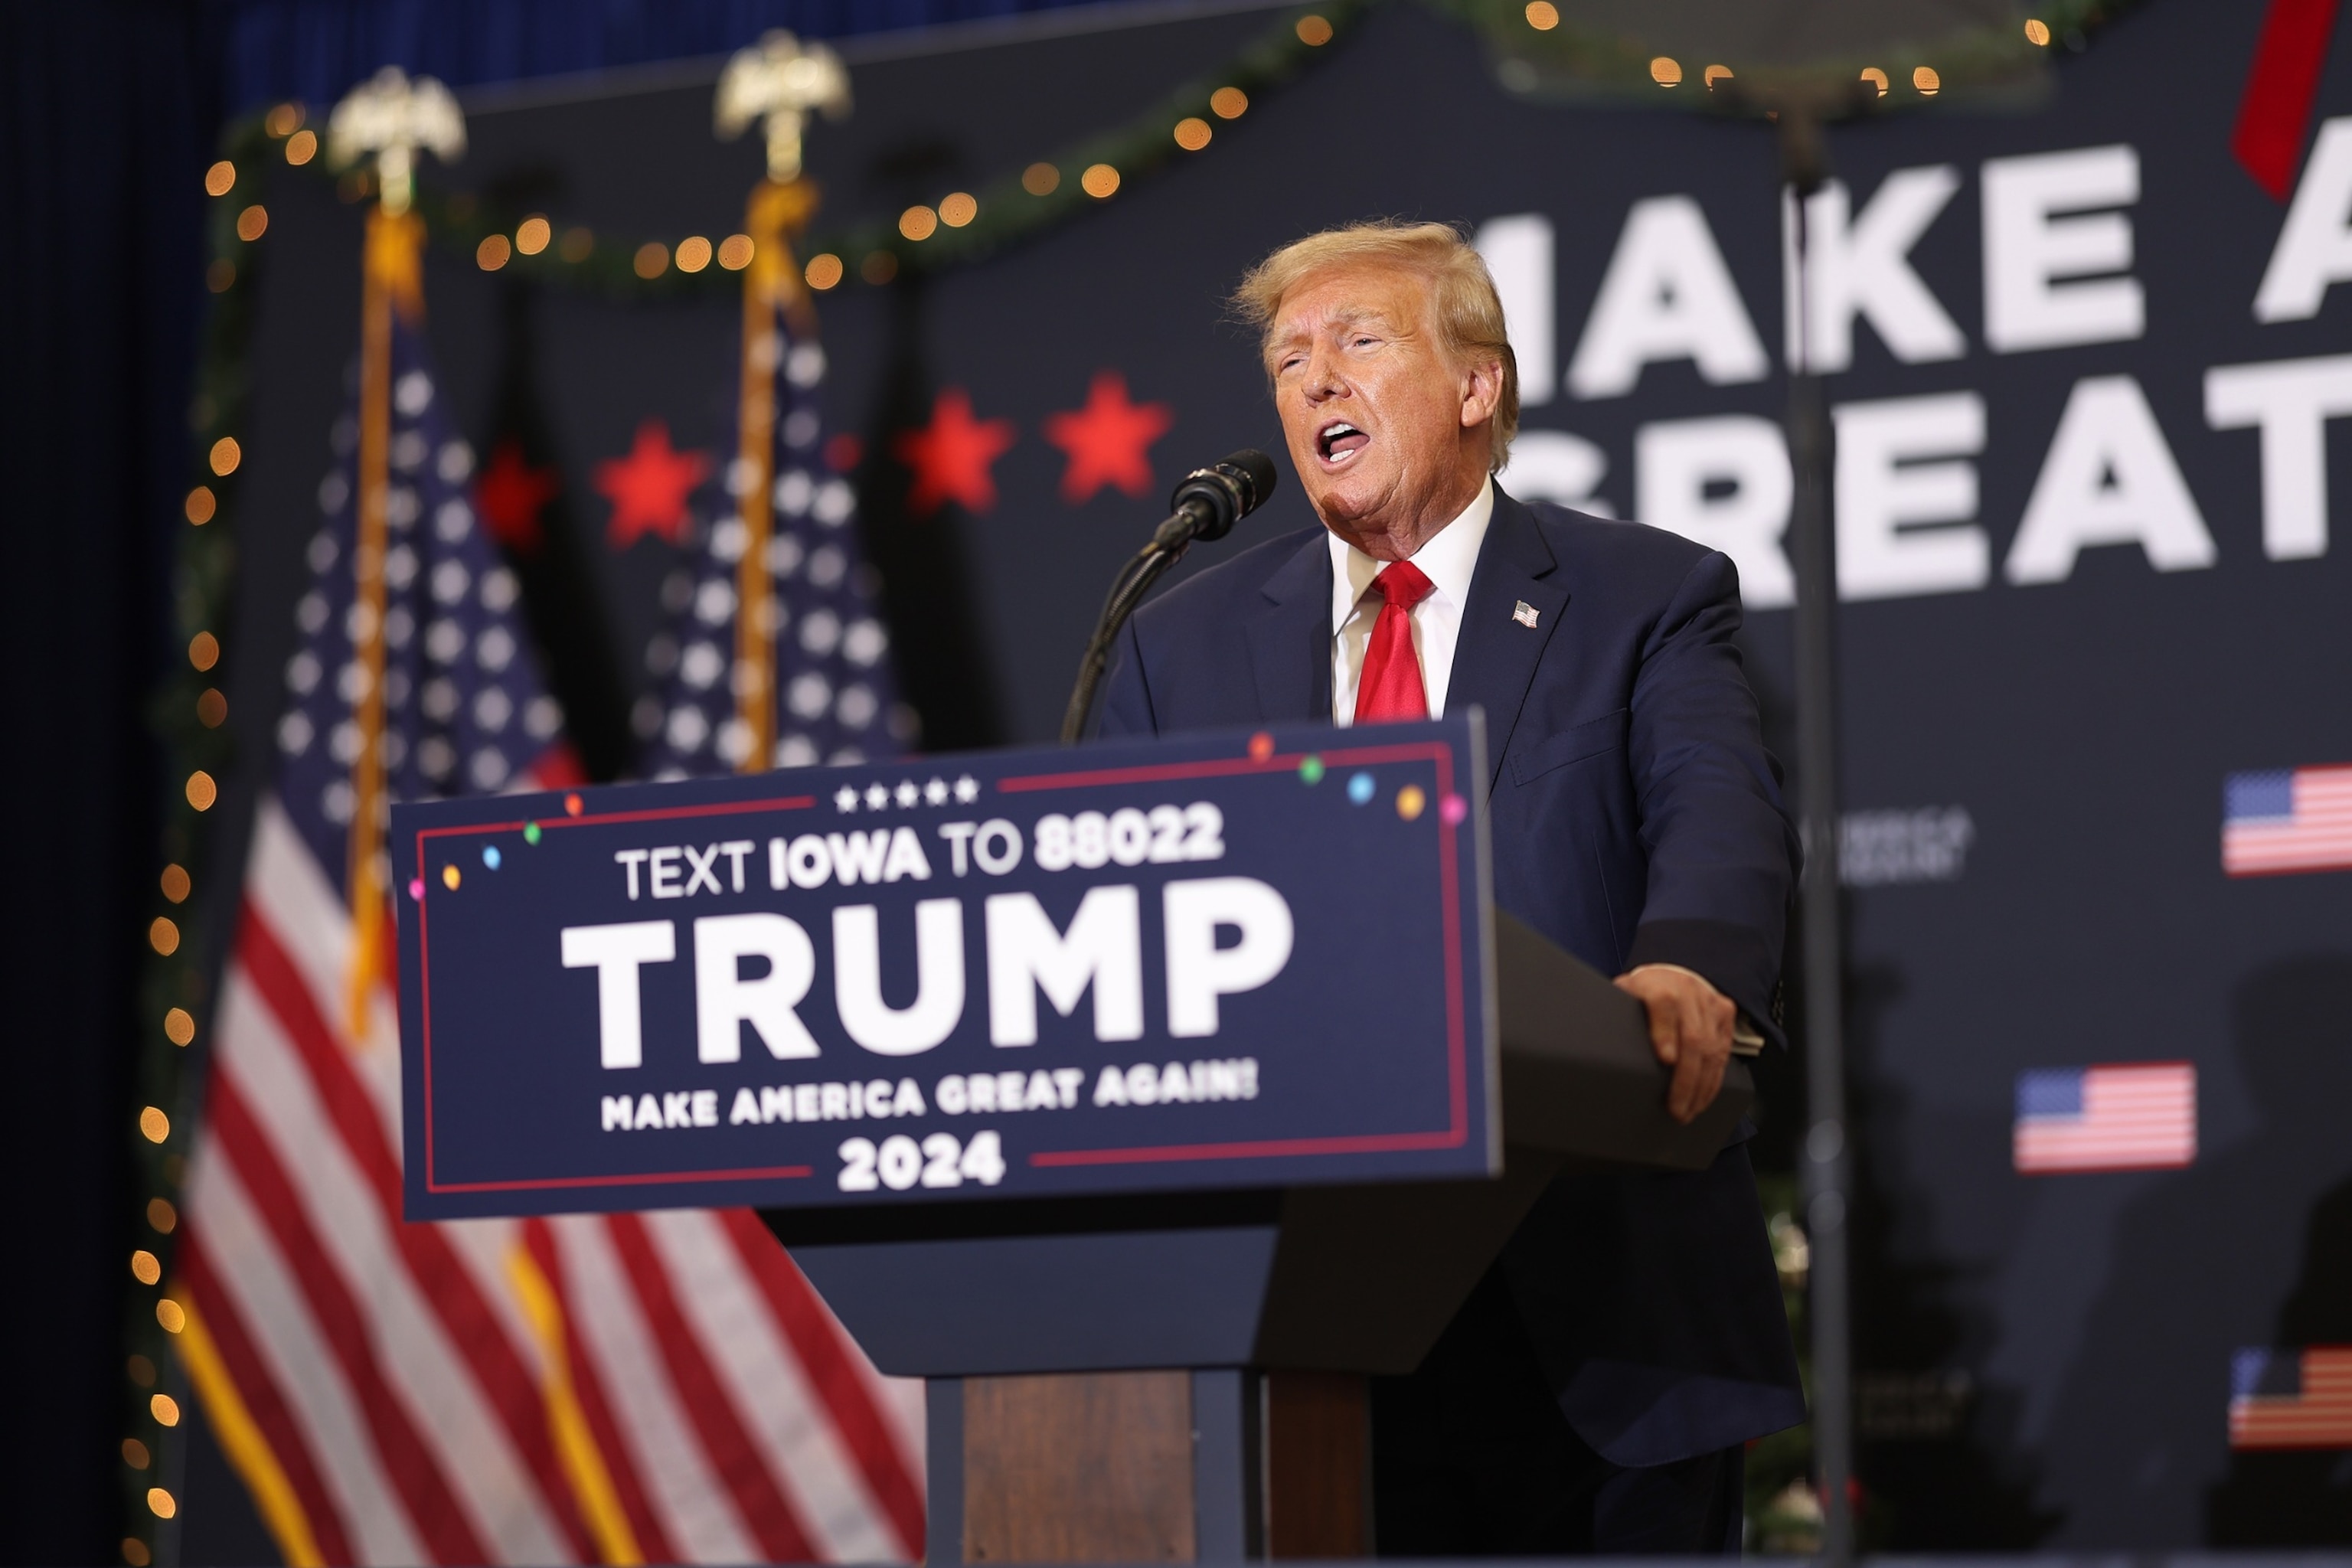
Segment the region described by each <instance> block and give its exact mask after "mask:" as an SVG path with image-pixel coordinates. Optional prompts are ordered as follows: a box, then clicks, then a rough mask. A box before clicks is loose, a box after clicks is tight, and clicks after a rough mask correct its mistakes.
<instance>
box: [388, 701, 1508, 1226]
mask: <svg viewBox="0 0 2352 1568" xmlns="http://www.w3.org/2000/svg"><path fill="white" fill-rule="evenodd" d="M1309 756H1318V757H1320V758H1321V759H1322V761H1323V763H1324V764H1325V765H1326V766H1327V767H1328V766H1358V765H1364V764H1370V763H1400V762H1420V761H1427V762H1430V763H1433V764H1434V766H1435V768H1436V771H1437V798H1436V799H1435V800H1433V801H1432V802H1431V803H1430V809H1432V810H1433V811H1435V812H1437V813H1438V826H1439V827H1440V832H1439V835H1438V862H1439V879H1440V883H1441V889H1440V891H1441V898H1442V916H1443V925H1444V974H1445V1024H1446V1069H1447V1085H1446V1087H1447V1110H1448V1114H1447V1120H1446V1126H1445V1127H1444V1128H1443V1129H1432V1130H1428V1131H1418V1132H1382V1133H1361V1134H1356V1135H1351V1136H1338V1137H1326V1138H1286V1139H1266V1140H1261V1141H1257V1142H1231V1143H1179V1144H1167V1145H1162V1146H1158V1147H1150V1148H1116V1149H1062V1150H1045V1151H1039V1152H1034V1153H1032V1154H1031V1155H1030V1156H1029V1164H1030V1165H1031V1166H1032V1167H1033V1168H1036V1169H1053V1168H1057V1167H1071V1166H1087V1165H1131V1164H1173V1163H1190V1162H1195V1161H1203V1160H1246V1159H1266V1158H1301V1157H1311V1156H1314V1155H1331V1154H1375V1153H1401V1152H1410V1151H1413V1150H1422V1149H1456V1148H1460V1147H1461V1146H1462V1145H1463V1144H1464V1143H1465V1142H1467V1141H1468V1139H1469V1135H1470V1121H1469V1115H1470V1113H1469V1099H1470V1090H1469V1063H1468V1055H1469V1045H1468V1027H1467V1024H1466V1021H1465V1003H1464V994H1463V993H1464V990H1465V984H1464V979H1463V970H1462V964H1463V958H1462V946H1463V940H1462V900H1461V858H1460V854H1459V851H1458V849H1457V847H1456V837H1455V833H1454V828H1453V826H1451V825H1448V824H1446V823H1445V821H1444V803H1445V801H1446V800H1447V799H1448V798H1449V797H1450V796H1452V795H1454V793H1455V792H1454V749H1453V747H1452V746H1451V745H1449V744H1447V743H1446V742H1442V741H1423V742H1405V743H1401V744H1394V745H1385V746H1382V745H1364V746H1352V747H1345V748H1341V749H1339V750H1334V751H1324V752H1286V753H1282V754H1279V755H1269V756H1267V757H1266V758H1265V760H1264V761H1263V762H1260V761H1258V760H1257V759H1255V758H1253V757H1248V756H1241V757H1223V758H1212V759H1209V760H1205V761H1202V762H1192V763H1150V764H1146V765H1143V766H1139V767H1127V768H1099V769H1089V770H1084V771H1078V772H1072V773H1034V774H1026V775H1022V776H1018V777H1013V778H1005V779H999V780H998V781H996V786H995V787H996V788H997V789H998V790H999V791H1000V792H1001V793H1003V794H1006V795H1024V794H1032V793H1037V792H1043V791H1050V790H1059V789H1076V788H1081V787H1084V786H1087V785H1090V784H1154V783H1163V782H1166V781H1169V780H1174V779H1195V778H1222V777H1234V776H1237V775H1242V774H1249V773H1269V774H1271V773H1296V772H1297V769H1298V766H1299V764H1300V763H1303V762H1304V761H1306V759H1307V757H1309ZM815 804H816V801H815V797H814V796H813V795H792V796H784V797H781V798H776V799H771V800H756V801H734V802H725V803H719V804H715V805H691V806H669V807H662V808H656V809H651V810H646V811H626V812H605V813H602V814H598V815H594V816H549V817H539V818H517V819H516V820H514V821H512V822H494V823H476V824H468V825H466V826H454V827H432V828H422V829H419V830H418V832H417V835H416V872H417V875H418V876H419V877H423V876H424V874H425V843H426V841H427V840H429V839H434V838H451V837H468V836H478V835H481V834H488V833H514V832H520V830H521V829H522V828H523V827H524V826H526V825H527V823H528V822H530V821H536V822H538V824H539V826H540V829H541V832H547V831H551V830H552V829H555V828H559V827H574V826H588V825H589V824H592V823H595V824H610V823H620V822H658V821H666V820H675V819H678V818H685V817H697V816H724V815H738V814H742V813H746V812H753V811H798V810H805V809H807V808H809V807H811V806H814V805H815ZM430 901H431V900H430V899H429V897H428V898H427V899H425V900H418V901H417V903H416V943H417V979H418V983H419V987H420V992H421V995H420V1013H421V1018H422V1028H423V1043H422V1051H423V1056H422V1062H423V1068H424V1078H425V1082H424V1086H423V1087H424V1098H425V1190H426V1191H427V1192H430V1193H493V1192H530V1191H551V1190H559V1189H566V1188H581V1187H627V1186H646V1185H653V1184H679V1183H688V1182H706V1181H708V1182H725V1181H757V1180H762V1179H783V1180H791V1179H800V1178H805V1177H807V1176H809V1175H811V1174H813V1170H812V1168H811V1167H810V1166H807V1165H779V1166H773V1167H767V1168H761V1169H749V1170H743V1169H738V1170H717V1171H677V1172H656V1173H643V1174H636V1175H620V1176H558V1177H545V1178H540V1179H531V1180H518V1181H509V1182H444V1181H441V1180H439V1179H438V1178H437V1176H436V1174H435V1143H434V1127H433V1110H434V1100H433V973H432V958H431V942H430V934H429V925H428V915H427V913H426V910H427V908H428V906H429V904H430Z"/></svg>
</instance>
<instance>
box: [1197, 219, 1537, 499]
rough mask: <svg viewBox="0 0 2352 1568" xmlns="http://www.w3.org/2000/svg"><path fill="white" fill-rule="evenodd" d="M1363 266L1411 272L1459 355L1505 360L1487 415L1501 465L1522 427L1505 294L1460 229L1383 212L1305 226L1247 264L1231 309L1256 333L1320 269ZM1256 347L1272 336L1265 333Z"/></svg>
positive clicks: (1492, 460) (1491, 462)
mask: <svg viewBox="0 0 2352 1568" xmlns="http://www.w3.org/2000/svg"><path fill="white" fill-rule="evenodd" d="M1365 266H1370V267H1388V268H1395V269H1396V270H1398V271H1403V272H1412V273H1416V274H1418V275H1419V276H1420V277H1421V278H1422V279H1423V281H1425V282H1426V283H1427V284H1428V285H1429V292H1430V301H1431V304H1432V305H1433V307H1434V313H1435V315H1436V318H1437V330H1438V334H1439V336H1440V338H1441V339H1442V340H1443V342H1444V346H1445V351H1446V353H1448V354H1450V355H1452V356H1453V358H1454V360H1455V362H1456V363H1463V364H1469V363H1477V362H1480V361H1484V360H1487V359H1496V360H1500V361H1501V362H1502V364H1503V388H1502V395H1501V396H1500V397H1498V398H1496V402H1495V417H1494V419H1493V421H1492V427H1493V430H1494V437H1495V447H1494V451H1493V453H1492V454H1491V455H1490V457H1489V458H1488V459H1487V468H1488V469H1489V471H1492V472H1499V471H1501V469H1502V467H1503V464H1504V462H1505V461H1506V460H1507V458H1509V457H1510V452H1511V437H1514V436H1516V435H1517V434H1518V430H1519V362H1518V360H1517V358H1516V357H1515V356H1514V355H1513V354H1512V353H1511V343H1510V339H1509V337H1508V336H1507V335H1506V333H1505V332H1504V330H1503V301H1502V299H1501V297H1500V296H1499V295H1497V294H1496V292H1495V280H1494V279H1493V278H1491V277H1489V276H1488V275H1487V272H1486V260H1485V259H1484V258H1481V257H1480V256H1479V254H1478V252H1477V251H1476V250H1475V249H1473V248H1472V247H1471V245H1470V242H1469V241H1468V240H1466V239H1464V238H1463V237H1462V235H1461V233H1460V231H1459V230H1456V229H1454V228H1452V227H1449V226H1447V225H1444V224H1442V223H1398V222H1395V221H1393V220H1391V219H1386V218H1382V219H1377V220H1374V221H1372V222H1370V223H1351V224H1348V225H1346V226H1342V227H1339V228H1327V229H1325V230H1324V231H1323V232H1322V233H1320V234H1310V235H1308V236H1307V237H1306V238H1305V239H1298V240H1293V241H1292V242H1291V243H1290V244H1288V245H1286V246H1284V247H1282V248H1281V249H1279V250H1277V251H1276V252H1275V253H1274V254H1273V255H1271V256H1269V257H1267V258H1265V260H1264V261H1261V262H1259V263H1258V264H1257V265H1256V266H1255V267H1253V268H1250V269H1249V273H1248V275H1247V276H1246V277H1244V278H1243V279H1242V280H1241V286H1240V287H1239V288H1237V289H1234V298H1233V305H1234V310H1235V311H1236V312H1237V313H1239V315H1240V316H1241V318H1242V319H1243V320H1244V321H1247V322H1248V323H1249V324H1250V325H1252V326H1254V327H1255V328H1257V329H1258V331H1259V332H1260V333H1261V334H1270V333H1271V332H1272V331H1273V329H1274V319H1275V315H1276V312H1277V311H1278V310H1281V309H1282V300H1283V296H1284V295H1286V294H1287V293H1289V292H1290V291H1291V290H1292V289H1296V288H1297V287H1298V286H1299V285H1300V284H1301V283H1304V282H1306V281H1307V279H1309V278H1312V277H1315V276H1317V275H1318V274H1321V273H1325V272H1329V271H1332V270H1335V269H1336V268H1342V267H1365ZM1260 347H1261V350H1264V349H1266V348H1271V347H1272V343H1271V342H1268V341H1266V340H1265V338H1264V337H1262V338H1261V342H1260Z"/></svg>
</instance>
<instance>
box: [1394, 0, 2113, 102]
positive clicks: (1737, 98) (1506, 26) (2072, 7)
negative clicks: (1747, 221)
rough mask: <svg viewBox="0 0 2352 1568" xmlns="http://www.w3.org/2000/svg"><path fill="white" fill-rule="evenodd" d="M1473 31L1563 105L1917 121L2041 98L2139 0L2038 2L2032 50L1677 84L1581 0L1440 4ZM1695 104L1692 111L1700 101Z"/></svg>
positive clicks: (1922, 52) (1969, 42)
mask: <svg viewBox="0 0 2352 1568" xmlns="http://www.w3.org/2000/svg"><path fill="white" fill-rule="evenodd" d="M2133 3H2134V0H2040V4H2038V5H2033V6H2032V14H2033V16H2034V17H2035V19H2036V20H2038V21H2039V22H2040V24H2041V26H2042V28H2043V29H2045V32H2044V42H2042V43H2041V44H2036V43H2034V42H2033V41H2032V37H2030V36H2029V35H2028V33H2027V32H2026V25H2025V23H2024V21H2023V19H2022V18H2021V19H2020V20H2019V21H2018V22H2015V23H2003V24H2001V25H2000V26H1970V27H1967V28H1964V29H1958V30H1955V31H1954V32H1951V33H1948V34H1947V35H1945V36H1943V37H1935V38H1927V39H1922V40H1920V41H1918V42H1916V43H1904V44H1898V45H1895V46H1891V47H1886V48H1885V49H1883V50H1881V51H1880V52H1878V53H1876V54H1864V53H1859V52H1856V53H1852V54H1840V55H1834V56H1824V57H1823V58H1820V59H1816V60H1811V61H1808V62H1805V63H1803V64H1801V65H1794V66H1791V65H1780V64H1768V63H1759V62H1751V61H1747V60H1742V59H1739V58H1723V59H1721V60H1719V61H1718V60H1716V59H1700V58H1690V59H1684V60H1680V61H1678V62H1676V63H1677V65H1678V66H1679V68H1680V70H1681V72H1682V74H1681V76H1680V78H1679V79H1678V80H1677V81H1675V82H1673V83H1662V82H1661V81H1660V80H1659V79H1657V78H1656V77H1654V76H1653V75H1652V64H1653V60H1654V58H1656V56H1657V53H1658V51H1657V49H1656V48H1655V47H1652V45H1653V44H1654V40H1645V39H1644V38H1643V37H1641V36H1640V35H1639V34H1638V33H1629V32H1627V31H1624V30H1622V29H1620V28H1618V27H1614V26H1601V25H1598V24H1594V23H1590V22H1587V21H1585V20H1583V19H1582V18H1581V17H1580V15H1579V13H1580V10H1581V9H1582V4H1581V0H1556V3H1555V0H1538V3H1536V4H1526V3H1523V0H1433V4H1435V5H1438V6H1439V7H1440V8H1441V9H1444V10H1445V11H1447V12H1449V13H1451V14H1452V15H1454V16H1458V17H1459V18H1461V19H1462V20H1463V21H1465V22H1467V23H1468V24H1469V25H1470V26H1473V27H1474V28H1475V29H1476V30H1477V32H1478V33H1479V34H1480V35H1481V36H1482V37H1484V38H1485V39H1486V43H1487V47H1489V49H1490V50H1491V51H1492V52H1493V54H1494V56H1495V57H1496V70H1497V74H1498V75H1499V76H1501V78H1502V79H1503V81H1504V84H1505V85H1506V86H1507V87H1508V88H1510V89H1512V90H1514V91H1517V92H1522V93H1530V94H1535V95H1538V96H1539V97H1545V98H1553V99H1561V100H1601V101H1611V102H1619V103H1622V102H1625V101H1627V100H1638V101H1643V102H1647V103H1650V104H1653V105H1658V106H1664V104H1665V103H1666V102H1667V101H1669V100H1664V99H1662V97H1661V92H1660V89H1661V88H1662V87H1664V86H1671V87H1673V88H1674V89H1675V97H1674V100H1672V101H1674V102H1675V103H1677V104H1678V105H1679V106H1683V107H1688V108H1693V109H1712V110H1715V111H1716V112H1718V113H1723V114H1727V115H1752V114H1754V113H1756V112H1758V111H1759V110H1766V109H1772V108H1776V107H1777V106H1779V105H1780V104H1782V103H1785V102H1799V103H1811V105H1812V106H1813V107H1814V108H1815V109H1816V110H1818V111H1819V112H1821V113H1822V114H1823V115H1825V116H1827V117H1830V118H1838V117H1842V116H1849V115H1855V114H1873V113H1885V112H1888V111H1892V110H1917V109H1919V108H1922V107H1925V106H1926V105H1927V104H1928V103H1929V102H1931V101H1932V100H1934V99H1937V98H1942V97H1944V96H1945V95H1947V94H1948V95H1950V96H1951V97H1952V98H1954V99H1959V100H1964V101H1968V102H1970V103H1976V104H1980V103H1982V102H1983V101H1985V100H1987V99H1988V98H1996V99H1997V98H2013V97H2021V96H2025V95H2029V94H2031V93H2032V92H2033V91H2035V90H2036V89H2038V87H2039V85H2040V82H2041V79H2042V67H2043V66H2044V65H2045V64H2046V63H2047V61H2048V60H2049V59H2050V58H2051V57H2052V56H2053V54H2055V53H2057V52H2059V51H2061V50H2071V49H2080V48H2082V47H2084V42H2085V41H2086V39H2087V37H2088V35H2089V34H2090V32H2091V31H2092V30H2093V29H2095V27H2097V26H2099V25H2100V24H2102V23H2105V22H2107V21H2110V20H2112V19H2114V17H2115V16H2117V15H2119V14H2120V13H2122V12H2123V11H2124V10H2126V9H2127V8H2128V7H2129V6H2130V5H2132V4H2133ZM1717 64H1721V65H1723V66H1727V67H1728V68H1730V69H1731V70H1732V71H1733V72H1735V73H1736V74H1735V75H1734V76H1733V78H1732V79H1731V80H1732V81H1733V83H1734V84H1735V85H1734V86H1733V88H1732V89H1730V90H1727V91H1723V92H1719V93H1718V92H1717V91H1715V90H1714V88H1713V86H1712V84H1710V83H1707V82H1706V79H1705V74H1704V73H1705V72H1706V70H1707V69H1708V68H1710V67H1712V66H1716V65H1717ZM1922 67H1925V68H1928V69H1929V70H1931V71H1932V72H1933V73H1934V76H1933V78H1932V79H1931V81H1930V87H1931V88H1932V89H1933V90H1932V91H1931V90H1925V89H1921V88H1920V87H1918V86H1917V85H1915V81H1914V77H1913V72H1914V71H1915V70H1917V69H1919V68H1922ZM1868 68H1876V69H1878V70H1879V71H1882V72H1884V73H1885V79H1886V80H1885V86H1884V87H1883V88H1882V89H1879V90H1877V91H1875V92H1874V91H1872V90H1871V89H1869V88H1868V87H1866V86H1864V84H1863V81H1862V73H1863V72H1864V70H1865V69H1868ZM1694 100H1695V101H1694Z"/></svg>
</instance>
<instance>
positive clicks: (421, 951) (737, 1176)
mask: <svg viewBox="0 0 2352 1568" xmlns="http://www.w3.org/2000/svg"><path fill="white" fill-rule="evenodd" d="M815 804H816V797H815V796H814V795H782V796H778V797H776V798H774V799H772V800H733V801H720V802H718V803H716V804H714V805H670V806H657V807H655V808H653V809H651V810H647V811H607V812H601V813H598V814H597V815H595V816H571V815H569V814H565V815H562V816H534V817H518V818H516V819H515V820H514V821H512V822H475V823H467V824H465V825H464V826H457V827H421V828H419V829H417V832H416V874H417V876H418V877H420V878H422V877H423V876H424V875H425V840H427V839H430V838H464V837H471V836H474V835H478V834H484V833H520V832H521V831H522V830H523V828H525V827H526V826H530V824H531V823H533V822H536V823H538V824H539V830H540V831H541V833H547V832H551V831H552V830H553V829H555V828H558V827H585V826H589V825H590V824H592V823H596V824H604V823H614V822H662V821H668V820H674V819H676V818H678V817H688V816H740V815H742V814H743V813H745V812H751V811H805V810H807V809H808V808H809V807H810V806H813V805H815ZM395 896H397V895H395ZM431 903H432V900H430V899H429V898H426V899H419V900H416V981H417V985H418V988H419V992H420V994H419V998H418V1006H417V1012H418V1016H419V1020H420V1023H421V1026H422V1028H423V1047H422V1059H423V1064H424V1068H425V1191H426V1192H428V1193H518V1192H540V1191H547V1190H551V1189H555V1188H562V1187H641V1186H649V1185H655V1184H673V1183H677V1182H728V1181H737V1182H740V1181H757V1180H761V1179H762V1178H772V1179H776V1180H791V1179H793V1178H797V1177H802V1176H807V1175H810V1174H812V1173H813V1172H812V1168H811V1167H809V1166H807V1165H775V1166H771V1167H768V1168H765V1169H761V1170H749V1171H658V1172H648V1173H645V1174H643V1175H631V1176H548V1177H543V1178H540V1179H537V1180H531V1181H515V1182H444V1181H442V1180H440V1179H439V1178H438V1177H436V1175H435V1174H434V1144H433V943H432V940H431V927H430V925H429V923H428V921H429V918H430V917H429V916H428V915H427V913H426V911H427V910H428V909H429V908H430V907H431Z"/></svg>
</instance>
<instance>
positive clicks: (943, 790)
mask: <svg viewBox="0 0 2352 1568" xmlns="http://www.w3.org/2000/svg"><path fill="white" fill-rule="evenodd" d="M950 797H952V798H953V799H955V800H956V801H957V802H959V803H960V804H961V805H971V803H972V802H973V801H976V800H978V799H979V798H980V781H979V780H978V779H976V778H973V777H972V776H971V774H970V773H965V774H963V775H962V776H961V777H960V778H958V779H957V780H956V781H955V783H953V784H950V783H948V781H947V780H945V779H943V778H939V777H936V776H934V777H933V778H932V779H931V780H930V782H929V783H928V784H917V783H916V782H915V781H914V780H912V779H900V780H899V781H898V787H897V788H896V789H893V788H892V787H890V786H889V785H888V784H882V783H879V782H878V781H877V783H874V784H867V785H866V790H865V793H864V794H863V795H861V794H859V792H858V790H857V788H856V785H854V784H844V785H842V786H841V787H840V788H839V789H837V790H835V791H834V792H833V808H834V809H835V811H838V812H842V813H845V814H846V813H848V812H853V811H856V809H857V806H858V803H859V802H860V801H861V800H862V801H863V802H864V803H865V805H866V810H868V811H884V810H887V809H888V807H889V806H890V805H891V803H892V802H894V801H895V802H897V803H898V805H899V806H901V807H902V808H911V807H913V806H915V805H918V804H923V805H947V803H948V801H949V799H950Z"/></svg>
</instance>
